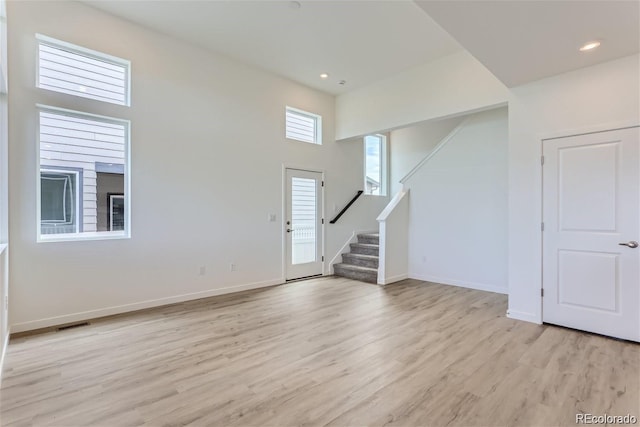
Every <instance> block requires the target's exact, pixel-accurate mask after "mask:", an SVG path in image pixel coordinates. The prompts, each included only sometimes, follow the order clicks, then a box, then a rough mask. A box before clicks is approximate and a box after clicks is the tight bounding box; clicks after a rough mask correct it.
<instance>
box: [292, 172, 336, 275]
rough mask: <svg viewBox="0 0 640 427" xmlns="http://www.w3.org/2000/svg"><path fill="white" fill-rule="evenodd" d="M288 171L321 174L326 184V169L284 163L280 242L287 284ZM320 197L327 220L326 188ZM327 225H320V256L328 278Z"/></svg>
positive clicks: (321, 210) (325, 223)
mask: <svg viewBox="0 0 640 427" xmlns="http://www.w3.org/2000/svg"><path fill="white" fill-rule="evenodd" d="M288 169H293V170H298V171H305V172H313V173H319V174H320V175H321V177H322V182H325V181H326V179H325V171H324V169H318V168H313V167H307V166H302V165H299V164H290V163H283V164H282V197H281V198H282V206H281V211H280V212H281V214H280V236H281V241H280V253H281V255H280V258H281V260H282V263H281V275H282V282H283V283H285V282H286V281H287V235H286V232H285V230H286V228H287V224H286V218H287V170H288ZM320 195H321V198H322V200H321V203H320V213H321V216H322V219H326V216H325V205H326V203H325V186H324V185H322V186H320ZM326 225H327V221H322V224H321V225H320V233H318V234H319V236H320V239H321V242H320V248H321V253H320V256H321V257H322V258H321V259H322V275H323V276H326V275H328V274H329V273H328V272H327V271H326V267H327V260H326V259H325V252H326Z"/></svg>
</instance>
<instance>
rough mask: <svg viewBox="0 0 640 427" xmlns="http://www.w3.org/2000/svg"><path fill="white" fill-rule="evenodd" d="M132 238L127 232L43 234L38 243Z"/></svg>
mask: <svg viewBox="0 0 640 427" xmlns="http://www.w3.org/2000/svg"><path fill="white" fill-rule="evenodd" d="M130 238H131V235H130V234H129V233H128V232H125V231H122V232H119V231H96V232H88V233H65V234H41V235H39V236H38V243H52V242H77V241H87V240H119V239H130Z"/></svg>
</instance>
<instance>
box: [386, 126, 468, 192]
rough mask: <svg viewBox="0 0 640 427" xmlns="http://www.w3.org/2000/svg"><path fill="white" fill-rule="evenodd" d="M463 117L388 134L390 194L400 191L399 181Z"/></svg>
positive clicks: (409, 127)
mask: <svg viewBox="0 0 640 427" xmlns="http://www.w3.org/2000/svg"><path fill="white" fill-rule="evenodd" d="M462 120H464V117H463V116H459V117H453V118H450V119H444V120H431V121H427V122H424V123H419V124H417V125H413V126H408V127H405V128H402V129H397V130H394V131H391V132H390V137H389V139H390V144H389V148H390V150H389V151H390V156H389V157H390V175H391V194H392V195H393V194H396V193H397V192H398V191H399V190H401V189H402V184H401V183H400V180H401V179H402V178H404V177H405V175H406V174H407V173H409V172H410V171H411V170H412V169H413V168H414V167H416V165H417V164H418V163H420V162H421V161H422V159H424V158H425V157H426V156H427V155H428V154H429V153H430V152H431V151H432V150H433V149H434V148H435V146H436V145H438V143H439V142H440V141H441V140H442V139H443V138H444V137H446V136H447V135H448V134H449V133H450V132H451V131H452V130H453V129H455V127H456V126H458V125H459V124H460V123H461V122H462Z"/></svg>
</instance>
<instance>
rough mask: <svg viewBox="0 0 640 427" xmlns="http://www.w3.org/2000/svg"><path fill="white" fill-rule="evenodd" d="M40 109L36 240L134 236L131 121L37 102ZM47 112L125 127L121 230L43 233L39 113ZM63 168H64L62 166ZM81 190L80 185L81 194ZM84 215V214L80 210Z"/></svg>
mask: <svg viewBox="0 0 640 427" xmlns="http://www.w3.org/2000/svg"><path fill="white" fill-rule="evenodd" d="M36 111H37V124H36V144H37V155H36V156H35V158H36V172H37V179H36V233H37V235H36V241H37V242H38V243H47V242H68V241H82V240H112V239H130V238H131V199H132V197H131V121H130V120H127V119H119V118H115V117H108V116H102V115H98V114H91V113H86V112H83V111H76V110H69V109H66V108H58V107H53V106H50V105H43V104H36ZM41 112H47V113H51V114H58V115H65V116H70V117H75V118H80V119H90V120H95V121H102V122H105V123H111V124H116V125H121V126H124V198H125V200H124V202H125V204H124V219H125V227H124V230H122V231H95V232H93V231H90V232H84V231H79V232H77V233H61V234H42V232H41V231H42V230H41V224H42V220H41V212H42V210H41V209H42V206H41V203H42V194H41V186H40V170H41V164H40V150H41V142H40V127H41V123H40V113H41ZM44 169H52V168H51V167H49V166H45V167H44ZM59 169H63V168H59ZM81 193H82V191H81V190H80V188H79V187H78V194H81ZM81 215H82V213H81Z"/></svg>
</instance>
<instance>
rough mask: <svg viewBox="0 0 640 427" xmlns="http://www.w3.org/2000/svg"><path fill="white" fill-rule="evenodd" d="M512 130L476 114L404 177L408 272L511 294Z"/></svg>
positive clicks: (502, 119)
mask: <svg viewBox="0 0 640 427" xmlns="http://www.w3.org/2000/svg"><path fill="white" fill-rule="evenodd" d="M507 135H508V127H507V110H506V108H500V109H496V110H492V111H486V112H482V113H477V114H475V115H473V116H472V117H470V118H469V119H467V120H466V121H465V122H464V124H463V127H462V128H461V129H460V130H459V131H458V132H457V133H456V134H455V136H453V137H452V138H451V139H450V140H449V141H448V143H447V144H446V145H444V146H443V147H442V148H441V149H440V150H439V151H438V152H437V153H436V154H435V155H434V156H433V157H432V158H431V159H429V161H427V162H426V163H425V164H424V165H423V166H422V167H421V168H420V169H418V170H417V172H416V173H415V174H414V175H412V176H411V178H409V180H408V181H407V182H406V183H405V187H407V188H409V189H410V190H411V199H410V203H409V277H411V278H415V279H421V280H427V281H431V282H437V283H444V284H450V285H457V286H464V287H471V288H474V289H482V290H488V291H493V292H501V293H507Z"/></svg>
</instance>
